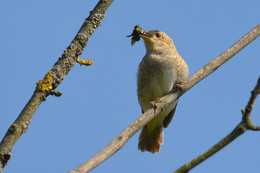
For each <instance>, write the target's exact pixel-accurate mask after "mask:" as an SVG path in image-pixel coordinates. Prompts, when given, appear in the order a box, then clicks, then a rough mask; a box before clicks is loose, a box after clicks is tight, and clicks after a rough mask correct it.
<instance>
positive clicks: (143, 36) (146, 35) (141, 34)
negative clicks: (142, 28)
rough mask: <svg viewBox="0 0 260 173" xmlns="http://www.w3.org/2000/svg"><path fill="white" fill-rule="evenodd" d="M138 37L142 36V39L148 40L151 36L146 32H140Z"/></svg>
mask: <svg viewBox="0 0 260 173" xmlns="http://www.w3.org/2000/svg"><path fill="white" fill-rule="evenodd" d="M140 37H142V38H143V39H144V40H146V39H149V40H150V39H151V38H153V36H152V35H150V34H147V33H146V32H142V33H140Z"/></svg>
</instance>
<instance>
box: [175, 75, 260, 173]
mask: <svg viewBox="0 0 260 173" xmlns="http://www.w3.org/2000/svg"><path fill="white" fill-rule="evenodd" d="M259 93H260V77H259V78H258V81H257V84H256V86H255V88H254V90H253V91H252V92H251V97H250V100H249V101H248V103H247V106H246V108H245V110H244V109H242V114H243V117H242V121H241V122H240V123H239V124H238V125H237V126H236V127H235V128H234V130H233V131H232V132H231V133H230V134H228V135H227V136H226V137H225V138H223V139H222V140H221V141H219V142H218V143H217V144H216V145H214V146H213V147H212V148H210V149H209V150H208V151H206V152H205V153H203V154H201V155H200V156H199V157H197V158H195V159H193V160H192V161H190V162H189V163H186V164H185V165H183V166H182V167H180V168H179V169H177V170H176V171H175V172H174V173H186V172H189V171H190V170H191V169H192V168H194V167H196V166H197V165H198V164H200V163H202V162H203V161H204V160H206V159H208V158H209V157H210V156H212V155H213V154H215V153H216V152H218V151H219V150H221V149H222V148H224V147H225V146H227V145H228V144H230V143H231V142H232V141H233V140H235V139H236V138H237V137H239V136H240V135H242V134H243V133H245V132H246V131H247V130H259V129H260V127H259V126H254V125H253V123H252V121H251V119H250V115H251V112H252V110H253V107H254V103H255V100H256V97H257V95H258V94H259Z"/></svg>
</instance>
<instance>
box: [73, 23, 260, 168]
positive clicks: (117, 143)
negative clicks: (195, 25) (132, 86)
mask: <svg viewBox="0 0 260 173" xmlns="http://www.w3.org/2000/svg"><path fill="white" fill-rule="evenodd" d="M259 35H260V25H258V26H256V27H255V28H254V29H252V30H251V31H250V32H249V33H247V34H246V35H245V36H244V37H242V38H241V39H240V40H239V41H238V42H236V43H235V44H234V45H233V46H231V47H230V48H229V49H228V50H226V51H225V52H224V53H222V54H221V55H220V56H218V57H217V58H215V59H214V60H212V61H210V62H209V63H208V64H207V65H205V66H204V67H202V68H201V69H200V70H199V71H197V72H196V73H195V74H193V75H192V76H191V77H189V78H188V79H187V80H186V81H185V83H184V84H183V85H182V86H181V87H182V90H177V91H172V92H171V93H169V94H167V95H166V96H164V97H162V98H161V102H160V103H157V106H158V108H157V109H154V108H151V109H148V110H147V111H146V112H145V113H144V114H143V115H141V116H140V117H139V118H138V119H136V120H135V121H134V122H133V123H132V124H131V125H129V126H128V127H127V128H126V129H125V130H124V131H123V132H121V133H120V134H119V135H118V136H117V137H115V138H114V139H113V140H112V141H111V142H110V143H109V144H108V145H107V146H106V147H105V148H103V149H102V150H101V151H100V152H99V153H97V154H96V155H95V156H93V157H92V158H90V159H89V160H88V161H86V162H85V163H83V164H82V165H80V166H79V167H78V168H76V169H74V170H73V171H70V173H83V172H89V171H91V170H92V169H94V168H95V167H96V166H98V165H99V164H101V163H102V162H104V161H105V160H106V159H108V158H109V157H110V156H112V155H113V154H114V153H116V152H117V151H118V150H119V149H120V148H122V147H123V146H124V144H125V143H126V142H127V141H128V140H129V139H130V138H131V137H132V136H133V135H134V134H135V133H136V132H137V131H138V130H140V129H141V128H142V127H143V126H144V125H145V124H147V123H148V122H149V121H151V120H152V119H153V118H154V117H155V116H157V115H158V114H159V113H161V112H162V111H163V110H164V109H165V108H166V107H167V106H168V105H170V104H171V103H172V102H173V101H175V100H176V99H178V98H179V97H180V96H181V95H183V94H184V93H185V92H186V91H188V90H189V89H190V88H192V87H193V86H194V85H196V84H197V83H198V82H200V81H201V80H202V79H204V78H205V77H207V76H208V75H210V74H211V73H213V72H214V71H215V70H217V69H218V68H219V67H220V66H221V65H222V64H224V63H225V62H226V61H228V60H229V59H231V58H232V57H233V56H234V55H235V54H237V53H238V52H239V51H241V50H242V49H243V48H244V47H245V46H247V45H248V44H249V43H251V42H252V41H253V40H254V39H256V38H257V37H258V36H259Z"/></svg>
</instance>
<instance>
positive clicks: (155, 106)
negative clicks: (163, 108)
mask: <svg viewBox="0 0 260 173" xmlns="http://www.w3.org/2000/svg"><path fill="white" fill-rule="evenodd" d="M161 101H162V100H161V99H160V98H158V99H156V100H154V101H151V102H150V104H151V105H152V107H153V108H154V109H157V108H159V106H158V105H157V104H156V103H160V102H161Z"/></svg>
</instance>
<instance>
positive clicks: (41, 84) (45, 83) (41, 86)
mask: <svg viewBox="0 0 260 173" xmlns="http://www.w3.org/2000/svg"><path fill="white" fill-rule="evenodd" d="M51 89H52V77H51V71H49V72H48V73H47V74H46V75H45V77H44V78H43V79H42V80H39V81H38V82H37V86H36V90H40V91H49V90H51Z"/></svg>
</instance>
